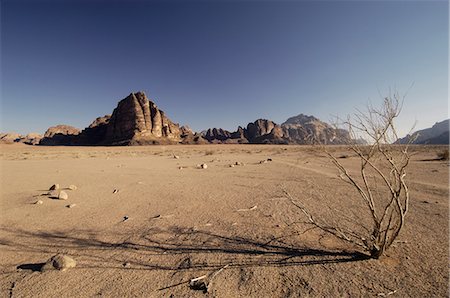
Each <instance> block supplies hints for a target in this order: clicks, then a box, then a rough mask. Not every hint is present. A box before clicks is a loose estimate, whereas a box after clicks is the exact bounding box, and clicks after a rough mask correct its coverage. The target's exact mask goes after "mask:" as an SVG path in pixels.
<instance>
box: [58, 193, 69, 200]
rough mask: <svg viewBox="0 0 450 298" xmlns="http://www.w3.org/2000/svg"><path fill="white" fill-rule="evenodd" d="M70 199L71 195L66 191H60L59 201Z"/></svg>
mask: <svg viewBox="0 0 450 298" xmlns="http://www.w3.org/2000/svg"><path fill="white" fill-rule="evenodd" d="M68 198H69V195H68V194H67V193H66V192H65V191H60V192H59V195H58V199H60V200H67V199H68Z"/></svg>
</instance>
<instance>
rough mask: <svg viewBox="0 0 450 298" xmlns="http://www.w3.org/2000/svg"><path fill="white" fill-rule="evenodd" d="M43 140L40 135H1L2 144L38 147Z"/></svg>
mask: <svg viewBox="0 0 450 298" xmlns="http://www.w3.org/2000/svg"><path fill="white" fill-rule="evenodd" d="M41 139H42V135H40V134H38V133H29V134H27V135H21V134H18V133H0V144H13V143H24V144H27V145H36V144H38V143H39V142H40V140H41Z"/></svg>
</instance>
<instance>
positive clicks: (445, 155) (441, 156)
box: [437, 148, 448, 160]
mask: <svg viewBox="0 0 450 298" xmlns="http://www.w3.org/2000/svg"><path fill="white" fill-rule="evenodd" d="M437 156H438V159H440V160H448V148H447V149H444V150H443V151H441V152H439V153H438V154H437Z"/></svg>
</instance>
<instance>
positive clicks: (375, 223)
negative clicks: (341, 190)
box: [286, 93, 448, 259]
mask: <svg viewBox="0 0 450 298" xmlns="http://www.w3.org/2000/svg"><path fill="white" fill-rule="evenodd" d="M402 102H403V100H401V99H400V97H399V96H398V93H395V94H394V95H393V96H389V97H386V98H385V99H384V102H383V105H382V106H381V108H374V107H372V106H369V107H368V109H367V111H366V112H361V111H358V112H357V113H356V114H355V115H354V116H353V117H348V119H346V120H345V121H343V123H342V125H345V127H346V128H347V130H348V131H349V133H350V135H351V137H352V139H353V140H356V139H358V138H359V137H361V136H364V137H365V139H367V140H368V143H369V145H360V144H358V143H356V142H350V143H349V144H348V145H349V149H350V150H351V151H352V152H353V153H354V154H356V156H357V157H359V159H360V163H359V164H360V167H359V169H358V171H356V172H354V171H350V170H349V169H348V168H347V167H346V166H344V165H343V164H342V163H341V161H339V158H337V157H335V156H334V155H333V153H332V152H330V151H328V150H327V148H326V147H325V146H322V149H323V150H324V152H325V153H326V154H327V155H328V157H329V158H330V160H331V162H332V163H333V165H334V166H336V168H337V169H338V171H339V175H340V178H341V179H342V181H343V182H344V183H346V184H348V185H350V186H351V189H353V191H354V193H355V196H352V197H355V198H357V200H359V202H360V203H363V205H362V208H364V209H365V210H361V212H360V214H362V215H363V216H367V218H366V219H367V220H368V221H367V224H365V226H364V227H363V228H364V229H363V230H360V231H358V230H355V229H354V228H351V227H350V228H348V227H344V226H341V225H339V224H338V222H339V221H337V220H333V219H332V218H324V217H322V218H320V217H315V216H314V215H313V214H311V213H310V211H309V210H307V209H306V208H305V206H304V205H303V204H302V203H300V202H299V201H298V200H296V199H294V198H292V197H291V196H290V195H289V193H287V192H286V195H287V197H288V198H289V199H290V201H291V203H292V204H293V205H295V206H296V207H297V208H299V209H300V210H301V211H302V212H303V213H304V215H306V217H307V218H308V220H309V222H310V223H311V224H312V225H313V226H315V227H316V228H319V229H320V230H322V231H325V232H327V233H330V234H332V235H334V236H335V237H337V238H339V239H341V240H343V241H346V242H349V243H351V244H353V245H354V246H356V247H359V248H360V249H362V250H363V251H365V252H366V253H367V254H368V255H369V256H370V257H371V258H375V259H377V258H379V257H380V256H382V255H383V254H384V253H385V251H386V250H387V249H388V248H389V247H390V246H391V245H392V243H394V241H395V239H396V238H397V236H398V235H399V233H400V231H401V230H402V228H403V226H404V223H405V217H406V214H407V212H408V206H409V190H408V185H407V181H406V180H405V177H406V174H407V173H406V169H407V167H408V165H409V160H410V153H409V152H408V148H409V144H406V145H402V146H396V145H390V144H392V143H394V142H395V141H397V140H398V139H399V138H398V135H397V130H396V127H395V125H394V120H395V119H396V118H397V117H398V116H399V113H400V111H401V104H402ZM413 141H414V140H411V142H413ZM447 154H448V152H447ZM447 156H448V155H447ZM344 212H349V210H344ZM335 216H345V215H344V214H339V215H337V214H336V215H335ZM364 222H366V221H364ZM361 224H362V223H361ZM361 231H362V232H361Z"/></svg>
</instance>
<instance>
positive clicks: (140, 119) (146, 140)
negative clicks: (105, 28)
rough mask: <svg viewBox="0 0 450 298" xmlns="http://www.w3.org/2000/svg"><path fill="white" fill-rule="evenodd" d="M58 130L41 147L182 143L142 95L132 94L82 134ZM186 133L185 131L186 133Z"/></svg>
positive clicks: (176, 130) (170, 124)
mask: <svg viewBox="0 0 450 298" xmlns="http://www.w3.org/2000/svg"><path fill="white" fill-rule="evenodd" d="M63 127H64V128H66V126H56V128H60V129H59V130H55V128H51V129H49V130H48V131H47V132H46V135H45V137H44V139H43V140H42V141H41V143H40V144H41V145H58V144H59V145H145V144H168V143H178V142H180V141H181V134H182V133H183V132H182V131H181V130H180V127H179V125H178V124H175V123H173V122H172V121H171V120H170V119H169V118H167V116H166V115H165V113H164V112H163V111H162V110H160V109H158V107H157V106H156V105H155V103H154V102H152V101H151V100H149V99H148V98H147V96H146V95H145V94H144V93H143V92H137V93H131V94H130V95H128V96H127V97H126V98H124V99H122V100H121V101H119V103H118V105H117V107H116V108H115V109H114V111H113V113H112V114H111V115H106V116H103V117H98V118H97V119H95V120H94V121H93V122H92V123H91V125H89V126H88V127H87V128H86V129H84V130H83V131H81V132H76V131H75V130H69V129H66V130H64V129H62V128H63ZM186 132H187V130H186V129H185V130H184V133H186Z"/></svg>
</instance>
